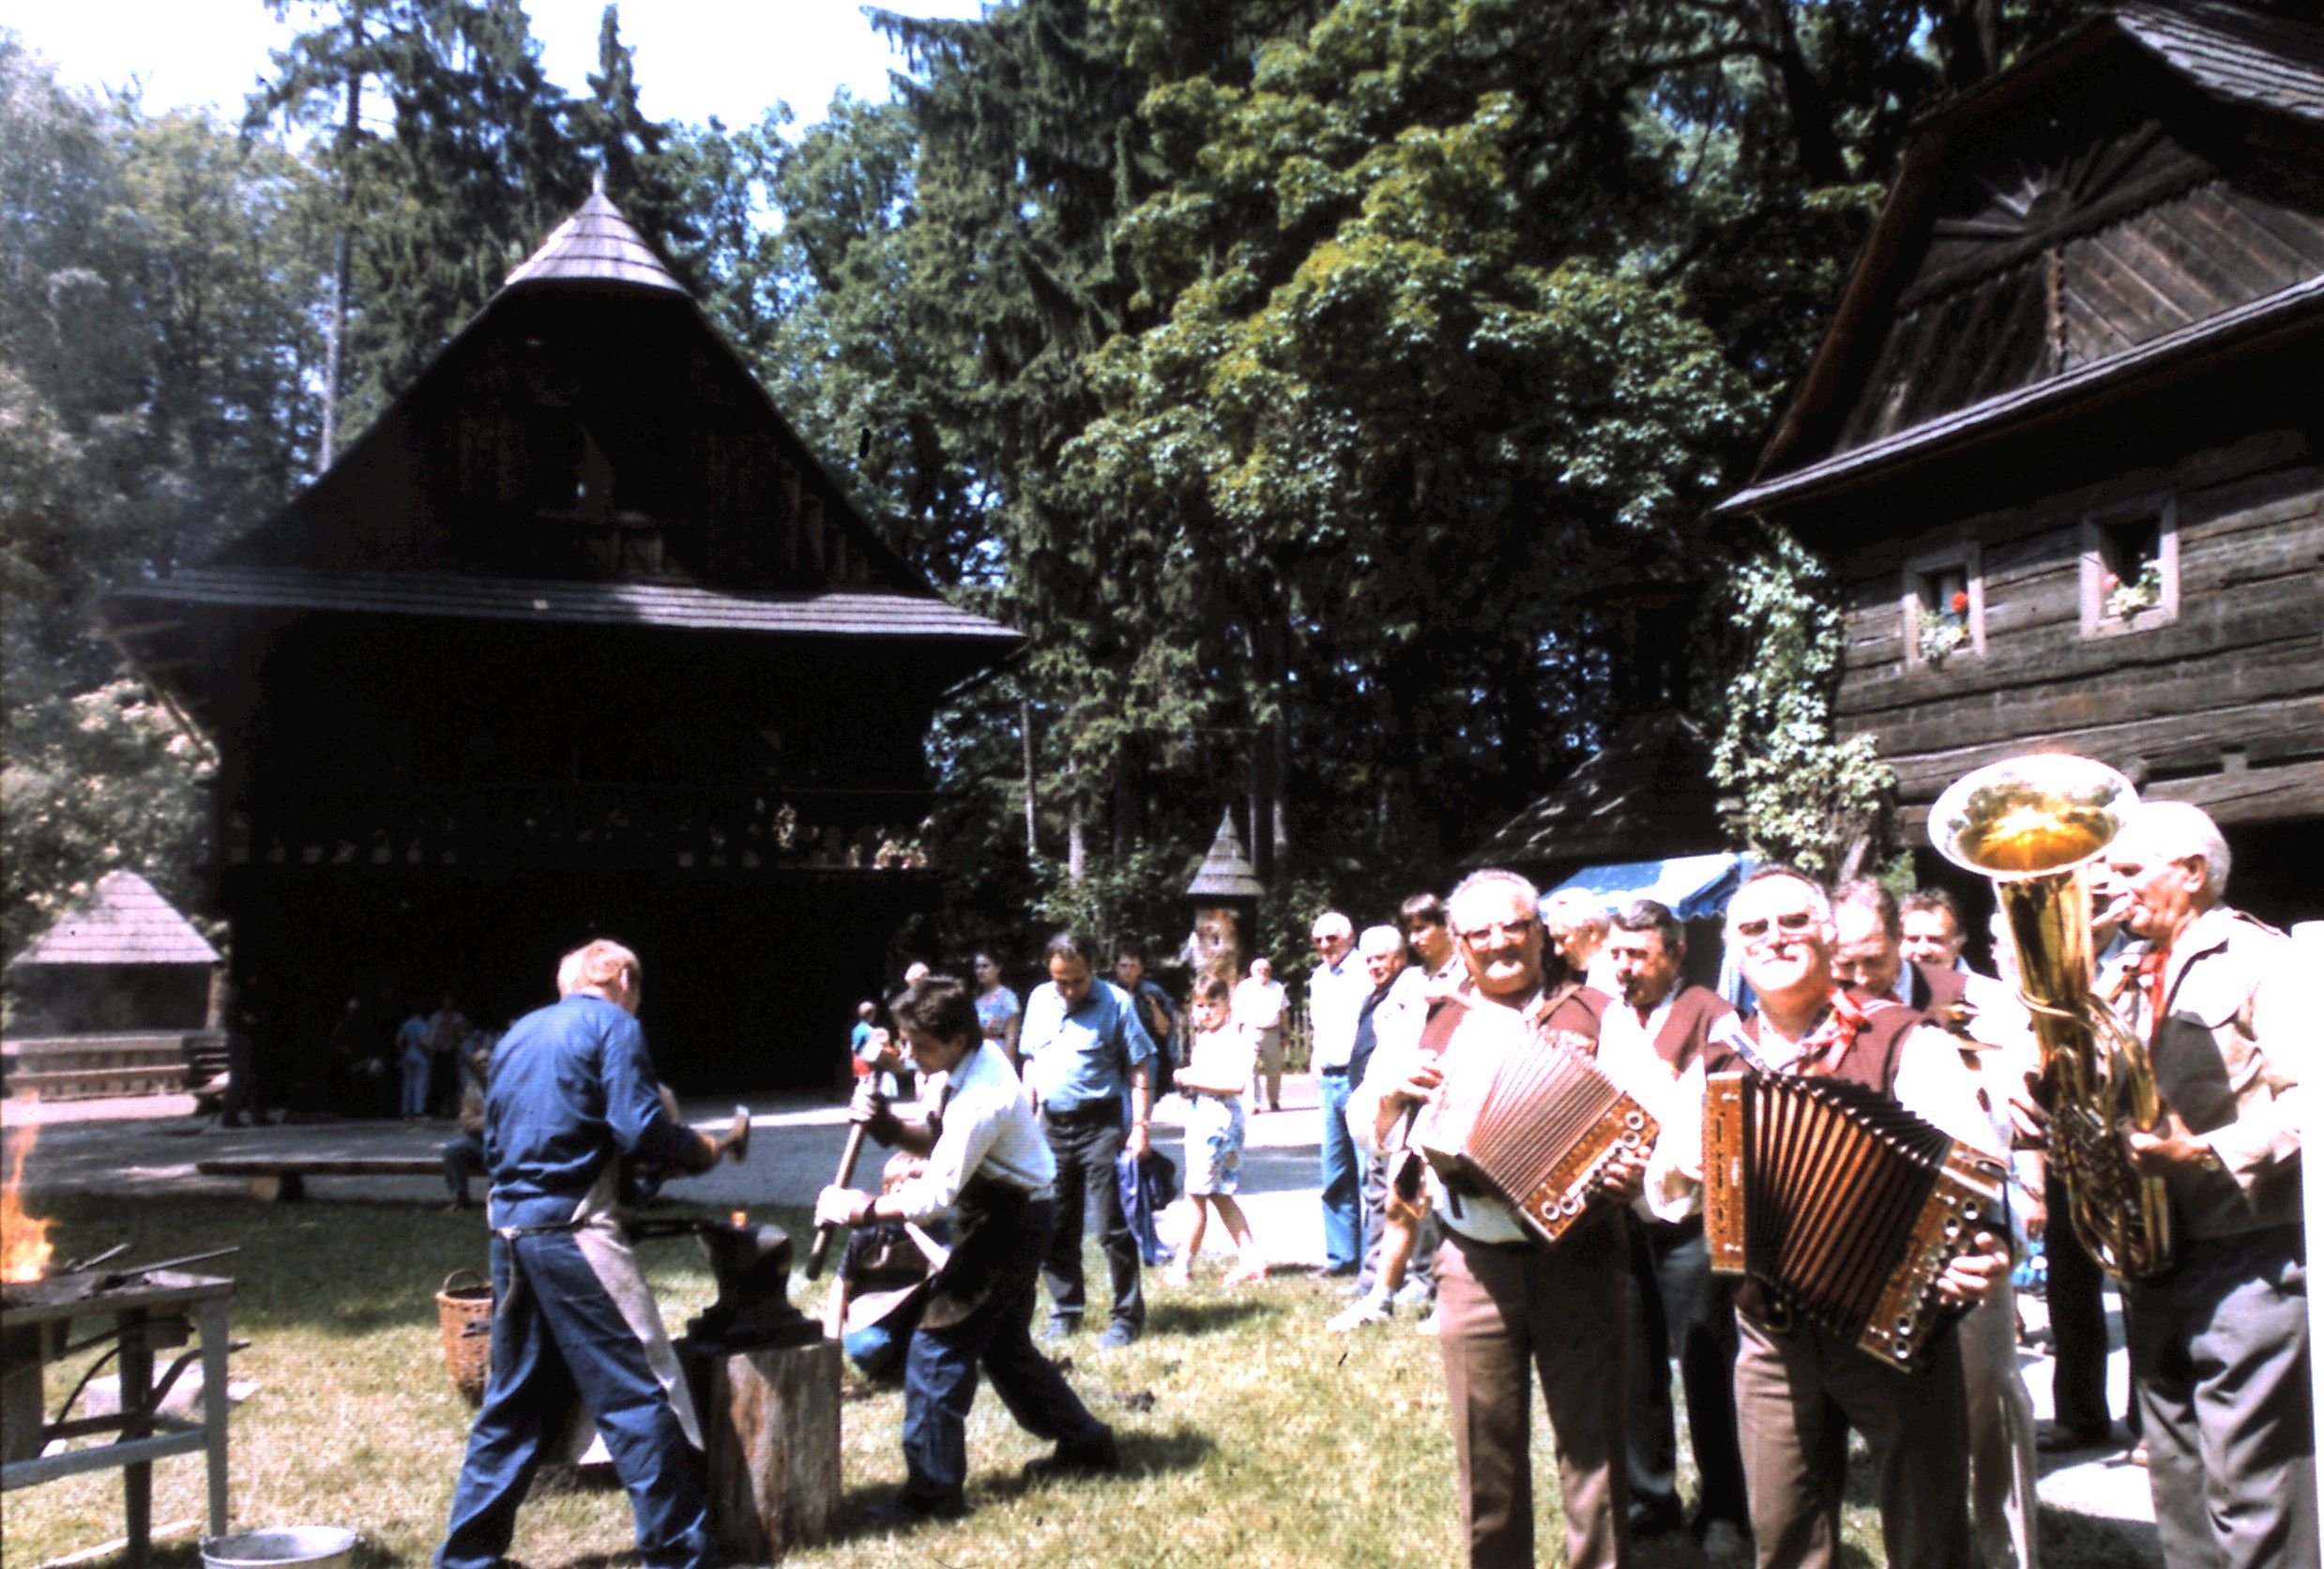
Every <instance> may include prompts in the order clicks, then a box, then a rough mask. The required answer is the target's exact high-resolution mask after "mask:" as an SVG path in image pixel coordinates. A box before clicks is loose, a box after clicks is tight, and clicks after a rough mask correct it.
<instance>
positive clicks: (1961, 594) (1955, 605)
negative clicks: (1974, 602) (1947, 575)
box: [1952, 588, 1969, 616]
mask: <svg viewBox="0 0 2324 1569" xmlns="http://www.w3.org/2000/svg"><path fill="white" fill-rule="evenodd" d="M1952 613H1953V614H1954V615H1955V616H1967V614H1968V613H1969V591H1968V590H1967V588H1955V589H1954V590H1953V591H1952Z"/></svg>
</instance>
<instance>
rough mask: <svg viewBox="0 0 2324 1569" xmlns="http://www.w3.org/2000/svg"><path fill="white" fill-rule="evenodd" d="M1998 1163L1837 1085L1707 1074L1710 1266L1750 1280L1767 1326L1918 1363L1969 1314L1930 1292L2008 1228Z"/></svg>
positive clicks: (1876, 1099) (1883, 1102)
mask: <svg viewBox="0 0 2324 1569" xmlns="http://www.w3.org/2000/svg"><path fill="white" fill-rule="evenodd" d="M2007 1181H2008V1174H2007V1172H2006V1171H2005V1170H2004V1169H2003V1168H2002V1166H2001V1165H2000V1164H1999V1163H1998V1162H1997V1161H1994V1160H1992V1159H1990V1158H1989V1157H1987V1156H1985V1155H1982V1154H1981V1153H1979V1152H1978V1151H1977V1150H1972V1149H1970V1148H1968V1147H1967V1146H1966V1145H1963V1144H1960V1143H1957V1142H1956V1141H1955V1140H1953V1139H1952V1138H1951V1137H1949V1136H1948V1135H1946V1134H1945V1133H1944V1132H1943V1131H1942V1130H1941V1129H1938V1128H1936V1127H1933V1126H1931V1125H1930V1124H1929V1123H1927V1122H1924V1121H1922V1120H1921V1119H1920V1118H1918V1117H1915V1116H1914V1115H1913V1114H1912V1113H1910V1112H1908V1111H1906V1109H1905V1108H1904V1107H1903V1106H1900V1105H1898V1104H1896V1103H1895V1102H1894V1101H1892V1100H1891V1099H1890V1098H1889V1097H1887V1096H1885V1095H1883V1094H1881V1093H1880V1092H1879V1091H1877V1090H1876V1089H1870V1088H1868V1087H1866V1086H1864V1085H1861V1084H1856V1083H1852V1082H1849V1081H1846V1080H1841V1079H1830V1078H1787V1077H1778V1076H1772V1075H1769V1074H1712V1075H1711V1077H1710V1081H1709V1093H1708V1095H1707V1097H1706V1101H1705V1105H1704V1118H1703V1223H1704V1232H1705V1236H1706V1238H1707V1240H1708V1241H1709V1247H1710V1267H1711V1268H1712V1269H1713V1270H1714V1271H1717V1272H1720V1273H1723V1274H1742V1275H1748V1276H1749V1277H1750V1278H1751V1279H1752V1280H1753V1281H1754V1282H1755V1283H1756V1284H1757V1285H1758V1287H1759V1288H1760V1290H1761V1291H1762V1292H1764V1293H1765V1294H1766V1297H1767V1300H1768V1302H1769V1304H1770V1307H1771V1308H1772V1309H1773V1313H1772V1316H1771V1317H1770V1315H1767V1314H1762V1315H1761V1317H1762V1318H1769V1319H1770V1323H1771V1324H1772V1326H1773V1327H1776V1328H1784V1327H1786V1326H1787V1324H1789V1323H1804V1324H1806V1325H1808V1326H1811V1327H1813V1328H1815V1329H1817V1330H1820V1331H1822V1332H1824V1333H1828V1334H1830V1335H1833V1336H1835V1337H1836V1338H1839V1339H1841V1340H1849V1341H1853V1342H1854V1343H1855V1344H1856V1345H1857V1346H1858V1347H1860V1348H1862V1349H1863V1350H1866V1351H1869V1352H1871V1353H1872V1354H1873V1355H1874V1356H1876V1357H1878V1358H1879V1359H1880V1360H1881V1361H1883V1362H1885V1363H1890V1364H1891V1366H1895V1367H1900V1368H1905V1369H1907V1370H1909V1369H1911V1368H1912V1367H1914V1366H1916V1365H1918V1364H1919V1362H1920V1360H1921V1353H1922V1352H1923V1351H1924V1350H1925V1349H1926V1348H1927V1346H1928V1344H1929V1342H1930V1340H1931V1339H1932V1338H1933V1337H1934V1336H1935V1335H1936V1334H1937V1332H1938V1331H1939V1330H1941V1329H1943V1328H1944V1327H1945V1326H1946V1325H1947V1324H1949V1323H1951V1322H1952V1320H1953V1319H1954V1318H1958V1317H1959V1316H1960V1314H1961V1313H1962V1312H1963V1311H1964V1310H1963V1309H1962V1308H1960V1307H1959V1306H1957V1305H1955V1304H1952V1303H1950V1302H1945V1301H1944V1300H1943V1299H1942V1298H1940V1297H1938V1296H1937V1276H1939V1275H1941V1274H1942V1273H1944V1272H1945V1266H1946V1265H1947V1264H1949V1263H1951V1262H1952V1260H1953V1259H1954V1258H1955V1257H1958V1256H1959V1255H1961V1254H1963V1253H1966V1252H1967V1251H1969V1250H1970V1249H1971V1247H1972V1246H1973V1245H1974V1242H1975V1238H1976V1233H1977V1232H1978V1230H1979V1229H1980V1228H1981V1227H1985V1228H1992V1227H1997V1226H2000V1225H2002V1224H2004V1222H2003V1214H2004V1210H2003V1195H2004V1187H2005V1184H2006V1182H2007Z"/></svg>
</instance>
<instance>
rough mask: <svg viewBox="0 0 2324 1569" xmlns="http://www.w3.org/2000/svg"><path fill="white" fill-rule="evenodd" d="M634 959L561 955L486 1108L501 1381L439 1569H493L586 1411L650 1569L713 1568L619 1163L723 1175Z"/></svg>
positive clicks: (619, 951)
mask: <svg viewBox="0 0 2324 1569" xmlns="http://www.w3.org/2000/svg"><path fill="white" fill-rule="evenodd" d="M640 983H641V972H640V968H639V966H638V960H637V955H636V954H634V953H632V952H630V951H629V950H628V949H626V948H624V947H622V946H621V945H620V944H619V943H616V942H609V941H606V940H605V939H603V938H600V939H599V940H598V941H596V942H593V943H590V944H589V945H588V946H587V947H586V948H582V949H577V950H575V951H574V952H571V953H569V954H567V955H566V956H565V962H564V963H563V964H562V965H560V966H559V967H558V968H557V992H558V994H559V996H560V998H561V999H562V1000H560V1001H558V1002H556V1003H554V1004H553V1005H551V1006H550V1007H547V1008H541V1009H537V1010H535V1011H534V1012H533V1013H527V1014H525V1015H524V1017H523V1018H521V1019H519V1020H518V1021H517V1022H516V1023H515V1024H513V1025H511V1026H510V1027H509V1032H508V1034H506V1035H505V1036H503V1037H502V1038H501V1042H500V1045H499V1047H498V1049H497V1050H496V1051H495V1052H494V1057H493V1071H492V1076H491V1081H490V1086H489V1088H488V1089H486V1091H485V1100H484V1158H485V1165H486V1167H487V1168H488V1169H489V1170H490V1171H491V1172H492V1177H493V1190H492V1196H491V1198H490V1200H489V1201H488V1208H487V1211H486V1213H487V1218H488V1219H489V1221H490V1223H491V1226H492V1228H493V1242H492V1260H493V1266H492V1267H493V1300H494V1303H495V1304H496V1306H495V1308H494V1314H493V1349H492V1363H491V1365H492V1373H491V1376H490V1379H489V1380H488V1382H487V1383H486V1385H485V1389H484V1404H483V1407H482V1409H479V1410H478V1412H477V1417H476V1426H475V1428H474V1430H473V1431H471V1432H470V1434H469V1435H468V1455H467V1459H466V1460H465V1462H464V1463H463V1465H462V1467H461V1470H460V1482H459V1485H457V1486H456V1487H455V1488H454V1490H453V1494H452V1514H451V1523H450V1525H449V1527H448V1529H447V1531H446V1532H445V1537H444V1545H443V1546H441V1547H439V1548H437V1549H436V1555H435V1562H436V1569H494V1566H495V1565H497V1564H499V1563H500V1562H502V1561H504V1559H505V1558H506V1556H507V1554H508V1551H509V1542H510V1540H511V1539H512V1538H513V1536H514V1535H515V1531H516V1510H517V1504H518V1503H519V1502H520V1501H521V1500H523V1499H524V1490H525V1488H526V1486H527V1485H529V1483H530V1482H531V1480H532V1475H533V1471H534V1469H535V1467H536V1466H537V1465H538V1464H539V1460H540V1457H541V1448H542V1445H543V1444H544V1443H546V1442H549V1441H551V1440H554V1439H555V1438H557V1437H558V1436H559V1435H560V1434H561V1432H562V1430H563V1428H564V1425H565V1423H566V1421H567V1419H568V1418H569V1417H570V1415H571V1413H572V1409H573V1402H574V1400H575V1399H576V1398H578V1399H579V1400H581V1401H582V1402H583V1403H585V1405H586V1406H587V1407H588V1409H590V1411H591V1412H593V1413H594V1414H595V1415H596V1417H597V1424H598V1430H599V1432H600V1434H602V1435H603V1437H604V1439H605V1447H606V1449H607V1450H608V1451H610V1452H611V1454H612V1455H613V1459H614V1468H615V1470H616V1471H618V1472H619V1473H620V1476H621V1480H622V1483H623V1484H624V1485H626V1486H627V1487H628V1488H629V1490H630V1507H631V1509H632V1510H633V1511H634V1512H635V1514H636V1516H637V1545H638V1552H639V1554H640V1555H641V1556H642V1557H643V1559H644V1560H645V1561H646V1566H647V1569H703V1566H705V1565H706V1564H708V1563H709V1562H711V1561H712V1549H711V1540H710V1528H709V1514H708V1504H707V1495H706V1490H705V1485H704V1478H703V1472H702V1460H701V1456H700V1454H699V1453H698V1452H699V1450H700V1449H701V1446H702V1435H701V1428H700V1425H699V1424H698V1423H697V1422H696V1420H695V1417H694V1410H693V1404H692V1401H691V1399H690V1398H689V1397H688V1395H687V1393H686V1384H685V1380H684V1379H682V1378H680V1377H679V1375H678V1367H677V1359H676V1355H675V1354H674V1353H673V1352H672V1351H671V1349H670V1343H669V1339H668V1337H667V1336H666V1335H664V1334H663V1333H662V1331H661V1314H660V1311H659V1310H658V1309H657V1308H656V1307H655V1305H654V1298H653V1293H652V1292H651V1291H650V1290H648V1289H647V1288H646V1278H645V1276H644V1275H643V1274H642V1273H641V1272H639V1270H638V1266H637V1259H636V1257H635V1256H634V1255H633V1254H631V1253H630V1246H629V1241H628V1240H627V1238H626V1237H625V1236H624V1234H623V1232H622V1229H621V1225H620V1221H619V1218H618V1216H617V1215H616V1213H615V1200H616V1193H617V1189H618V1184H619V1175H618V1168H619V1166H620V1164H621V1161H622V1159H623V1157H625V1156H626V1157H633V1158H637V1159H641V1160H645V1161H651V1162H656V1163H659V1164H661V1165H666V1166H673V1167H676V1168H677V1169H679V1170H684V1171H706V1170H707V1169H709V1167H710V1166H712V1165H716V1164H717V1162H718V1158H719V1146H718V1144H717V1143H716V1142H714V1141H713V1140H712V1139H711V1138H710V1137H709V1136H708V1135H704V1134H698V1133H695V1132H694V1131H693V1130H692V1129H691V1128H688V1127H686V1126H684V1125H683V1124H681V1123H679V1122H677V1121H676V1120H674V1119H673V1118H672V1117H671V1116H670V1115H669V1113H668V1112H667V1111H665V1110H664V1108H663V1105H662V1099H661V1085H660V1083H659V1082H658V1081H657V1079H656V1078H655V1075H654V1065H653V1061H652V1059H650V1058H649V1057H647V1056H646V1033H645V1031H644V1030H642V1029H640V1028H638V1025H637V1016H636V1015H637V1004H638V993H639V986H640Z"/></svg>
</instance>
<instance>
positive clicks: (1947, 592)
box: [1901, 545, 1985, 670]
mask: <svg viewBox="0 0 2324 1569" xmlns="http://www.w3.org/2000/svg"><path fill="white" fill-rule="evenodd" d="M1901 611H1902V616H1903V621H1904V638H1905V668H1906V669H1907V670H1942V669H1943V668H1944V667H1945V666H1946V664H1947V663H1950V662H1952V661H1954V660H1961V659H1977V658H1982V656H1983V654H1984V652H1985V573H1984V565H1983V561H1982V558H1981V556H1980V555H1979V553H1978V549H1977V547H1976V546H1975V545H1956V546H1953V547H1952V549H1950V550H1944V551H1936V552H1932V553H1930V554H1927V555H1924V556H1914V557H1912V558H1911V559H1910V560H1908V561H1906V563H1905V584H1904V601H1903V604H1902V606H1901Z"/></svg>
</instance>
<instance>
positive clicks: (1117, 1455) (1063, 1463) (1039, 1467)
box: [1025, 1427, 1121, 1482]
mask: <svg viewBox="0 0 2324 1569" xmlns="http://www.w3.org/2000/svg"><path fill="white" fill-rule="evenodd" d="M1118 1470H1121V1448H1120V1446H1119V1445H1117V1444H1116V1443H1115V1441H1114V1429H1112V1428H1111V1427H1101V1428H1099V1429H1098V1431H1097V1434H1096V1436H1095V1437H1093V1438H1086V1439H1078V1440H1074V1441H1073V1442H1071V1443H1060V1444H1059V1445H1057V1447H1056V1452H1055V1453H1053V1454H1049V1455H1042V1456H1041V1457H1040V1459H1038V1460H1028V1461H1027V1462H1025V1480H1026V1481H1028V1482H1036V1481H1039V1480H1040V1479H1041V1478H1043V1477H1054V1476H1112V1475H1113V1474H1114V1473H1115V1472H1116V1471H1118Z"/></svg>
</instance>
